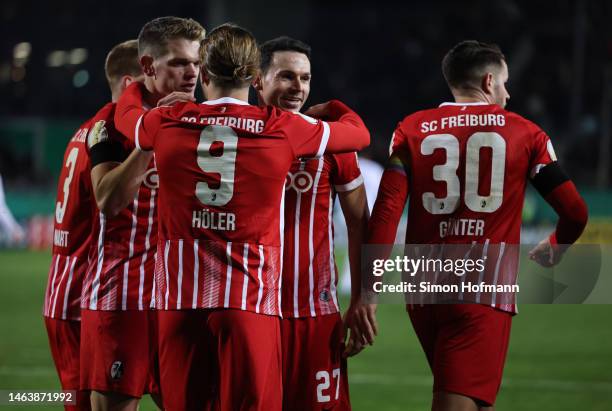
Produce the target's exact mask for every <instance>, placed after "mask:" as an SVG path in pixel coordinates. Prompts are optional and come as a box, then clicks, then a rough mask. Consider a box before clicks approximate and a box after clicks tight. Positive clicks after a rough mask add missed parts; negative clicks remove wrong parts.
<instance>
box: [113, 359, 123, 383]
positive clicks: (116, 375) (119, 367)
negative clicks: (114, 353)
mask: <svg viewBox="0 0 612 411" xmlns="http://www.w3.org/2000/svg"><path fill="white" fill-rule="evenodd" d="M110 375H111V378H112V379H113V380H118V379H120V378H121V377H122V376H123V363H122V362H121V361H115V362H114V363H113V365H111V369H110Z"/></svg>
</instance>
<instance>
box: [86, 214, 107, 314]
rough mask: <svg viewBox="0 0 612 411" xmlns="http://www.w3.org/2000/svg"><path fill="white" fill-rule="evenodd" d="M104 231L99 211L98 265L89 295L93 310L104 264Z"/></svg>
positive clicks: (96, 304)
mask: <svg viewBox="0 0 612 411" xmlns="http://www.w3.org/2000/svg"><path fill="white" fill-rule="evenodd" d="M105 231H106V217H104V214H102V213H101V212H100V234H99V235H98V265H97V267H96V276H95V278H94V280H93V283H92V285H91V295H90V297H89V309H90V310H95V309H96V308H97V307H98V290H99V289H100V274H101V273H102V264H104V232H105Z"/></svg>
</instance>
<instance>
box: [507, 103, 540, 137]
mask: <svg viewBox="0 0 612 411" xmlns="http://www.w3.org/2000/svg"><path fill="white" fill-rule="evenodd" d="M499 109H500V110H501V112H502V113H503V114H504V116H505V117H506V123H507V124H508V125H510V126H515V127H522V128H524V129H526V130H527V131H529V132H531V133H537V132H539V131H542V129H541V128H540V126H538V125H537V124H536V123H534V122H533V121H531V120H529V119H527V118H525V117H523V116H522V115H520V114H518V113H515V112H513V111H509V110H506V109H503V108H501V107H499Z"/></svg>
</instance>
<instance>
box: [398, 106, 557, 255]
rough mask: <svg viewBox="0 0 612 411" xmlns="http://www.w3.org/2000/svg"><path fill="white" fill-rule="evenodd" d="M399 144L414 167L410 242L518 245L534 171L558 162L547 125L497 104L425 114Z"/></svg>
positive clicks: (411, 121) (407, 123)
mask: <svg viewBox="0 0 612 411" xmlns="http://www.w3.org/2000/svg"><path fill="white" fill-rule="evenodd" d="M392 144H393V146H392V150H393V151H394V152H396V153H397V154H398V156H399V157H400V158H402V157H403V158H402V162H403V163H404V164H408V165H409V166H408V168H409V170H408V173H409V176H410V200H409V216H408V229H407V233H406V243H408V244H428V243H432V244H440V243H455V244H461V243H467V244H470V243H472V242H476V243H485V242H487V243H488V242H490V243H494V244H496V243H502V242H504V243H509V244H518V243H519V236H520V223H521V213H522V208H523V200H524V192H525V186H526V183H527V181H528V179H529V176H530V173H531V171H532V169H533V168H534V167H538V165H545V164H548V163H549V162H551V161H554V160H555V157H554V152H553V150H552V145H551V144H550V141H549V138H548V136H547V135H546V134H545V133H544V132H543V131H542V130H541V129H540V128H538V127H537V126H536V125H534V124H533V123H531V122H529V121H527V120H525V119H524V118H522V117H521V116H519V115H517V114H515V113H512V112H509V111H506V110H504V109H502V108H501V107H499V106H498V105H494V104H483V103H444V104H442V105H441V106H440V107H439V108H436V109H432V110H425V111H420V112H417V113H415V114H413V115H411V116H409V117H407V118H406V119H405V120H404V121H403V122H402V123H400V126H399V127H398V129H397V130H396V133H395V135H394V139H393V143H392Z"/></svg>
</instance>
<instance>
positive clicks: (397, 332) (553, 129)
mask: <svg viewBox="0 0 612 411" xmlns="http://www.w3.org/2000/svg"><path fill="white" fill-rule="evenodd" d="M162 15H177V16H181V17H192V18H194V19H196V20H198V21H199V22H200V23H202V24H203V25H204V27H205V28H206V29H207V30H210V29H211V28H213V27H215V26H216V25H218V24H221V23H223V22H226V21H233V22H235V23H238V24H240V25H243V26H245V27H247V28H249V29H250V30H251V31H252V32H253V33H254V34H255V36H256V37H257V38H258V39H259V40H260V41H265V40H268V39H270V38H273V37H276V36H278V35H281V34H287V35H290V36H293V37H296V38H298V39H301V40H303V41H305V42H307V43H309V44H310V45H311V46H312V49H313V55H312V71H313V80H312V89H311V94H310V99H309V101H308V103H307V105H309V104H315V103H318V102H321V101H324V100H327V99H330V98H339V99H342V100H343V101H345V102H346V103H348V104H349V105H350V106H351V107H352V108H354V109H355V110H356V111H357V112H358V113H359V114H361V115H362V117H363V118H364V120H365V122H366V124H367V125H368V127H369V129H370V130H371V132H372V137H373V139H372V146H371V147H370V148H369V149H368V152H369V154H370V156H372V157H373V158H374V159H376V160H378V161H379V162H381V163H384V161H385V155H386V152H387V146H388V142H389V138H390V136H391V133H392V131H393V129H394V127H395V125H396V124H397V122H398V121H400V120H401V119H402V118H403V117H404V116H405V115H407V114H409V113H411V112H413V111H416V110H420V109H423V108H430V107H433V106H436V105H438V104H439V103H440V102H442V101H445V100H449V99H450V98H451V96H450V94H449V92H448V90H447V88H446V85H445V83H444V79H443V77H442V74H441V70H440V61H441V59H442V57H443V56H444V54H445V52H446V51H447V50H448V49H449V48H450V47H452V46H453V45H454V44H455V43H457V42H458V41H460V40H463V39H479V40H482V41H487V42H495V43H497V44H499V45H500V46H501V48H502V50H503V51H504V53H505V54H506V57H507V59H508V64H509V69H510V81H509V84H508V88H509V92H510V94H511V100H510V103H509V106H508V109H510V110H512V111H515V112H518V113H519V114H522V115H524V116H525V117H527V118H529V119H530V120H532V121H534V122H535V123H537V124H538V125H540V126H541V127H542V128H543V129H544V130H545V131H547V132H548V134H549V135H550V136H551V137H552V140H553V143H554V145H555V149H556V151H557V154H558V155H559V157H560V161H561V162H562V165H563V166H564V168H565V169H566V170H567V172H568V174H569V175H570V176H571V177H572V178H573V179H574V180H575V181H576V184H577V186H578V188H579V190H580V191H581V193H583V195H584V196H585V199H586V200H587V203H588V205H589V210H590V214H591V218H590V221H589V226H588V228H587V231H586V233H585V235H584V236H583V239H582V240H581V241H583V242H591V243H602V244H610V243H612V184H611V179H612V166H611V161H612V149H611V138H612V137H611V134H612V131H611V130H612V23H611V22H612V2H610V1H606V0H592V1H587V0H561V1H542V0H531V1H524V0H520V1H518V0H505V1H484V0H469V1H419V2H414V1H405V2H385V1H376V2H373V1H367V2H365V1H363V2H362V1H351V2H349V1H338V2H333V1H279V0H275V1H267V2H258V3H255V2H251V1H246V0H235V1H220V0H216V1H192V0H184V1H157V0H148V1H133V2H129V1H121V2H120V1H114V0H113V1H106V2H104V1H91V0H83V1H53V2H36V1H18V0H3V1H2V2H1V4H0V175H2V177H3V180H4V185H5V190H6V194H7V202H8V204H9V206H10V207H11V209H12V211H13V213H14V215H15V216H16V217H17V219H18V220H19V221H20V223H22V224H23V225H24V226H25V227H27V229H28V235H29V236H30V238H29V239H28V240H27V241H26V242H24V243H23V244H21V245H20V247H18V249H16V250H15V249H12V250H9V249H4V250H0V330H1V331H0V390H1V389H7V388H35V389H42V388H47V389H50V388H57V378H56V377H55V374H54V372H55V371H54V370H53V368H52V363H51V362H50V356H49V353H48V347H47V342H46V336H45V335H44V330H43V325H42V321H41V315H40V306H41V304H42V293H43V288H44V284H45V281H46V278H45V276H46V270H47V268H48V264H49V260H50V257H49V251H48V249H46V245H47V244H46V243H45V242H44V241H39V239H37V238H36V237H37V236H41V235H42V236H45V235H46V234H44V233H42V234H41V230H40V226H41V225H43V226H44V225H45V224H47V223H48V221H49V217H48V216H50V215H51V214H52V213H53V209H54V205H55V199H54V197H55V189H56V184H57V181H56V179H57V176H58V174H59V170H60V167H61V161H62V154H63V150H64V147H65V144H66V142H67V141H68V139H69V138H70V137H71V136H72V133H73V131H74V129H75V128H76V127H77V126H78V125H79V124H80V123H81V122H82V121H83V120H84V119H86V118H89V117H90V116H91V115H93V114H94V113H95V112H96V111H97V110H98V109H99V108H100V107H101V106H102V105H103V104H105V103H106V102H107V101H108V100H109V98H110V92H109V90H108V87H107V85H106V80H105V77H104V71H103V64H104V58H105V56H106V53H107V52H108V50H109V49H110V48H111V47H112V46H113V45H115V44H117V43H119V42H121V41H124V40H126V39H129V38H136V36H137V35H138V31H139V29H140V27H141V26H142V25H143V24H144V23H145V22H146V21H148V20H150V19H152V18H154V17H157V16H162ZM554 218H555V216H554V213H552V211H551V210H550V208H549V207H548V206H547V205H546V204H545V203H544V202H542V201H541V200H539V198H538V196H537V195H534V194H533V193H532V192H529V193H528V197H527V200H526V205H525V210H524V221H525V225H524V232H525V233H527V234H528V235H527V237H528V238H535V237H529V233H532V234H533V233H542V232H545V231H546V230H549V229H550V227H551V224H552V223H553V222H554ZM1 243H2V239H1V238H0V244H1ZM33 249H39V250H37V251H35V250H33ZM40 249H42V250H40ZM608 250H609V248H608ZM343 252H344V251H342V250H339V251H338V253H339V254H342V253H343ZM608 259H609V257H608ZM608 261H609V260H608ZM611 265H612V264H608V267H610V266H611ZM603 274H610V272H604V273H603ZM610 314H612V309H611V308H610V306H577V305H574V306H525V307H524V308H523V309H522V311H521V314H520V315H519V316H518V317H517V320H516V321H515V326H514V327H515V328H514V330H513V336H512V341H511V348H510V353H509V359H508V363H507V364H508V365H507V369H506V379H505V380H504V387H503V389H502V394H501V395H500V399H499V404H498V405H499V406H498V409H499V410H531V409H533V410H536V409H544V410H547V409H555V410H576V409H580V410H602V411H603V410H610V409H612V377H611V376H610V366H612V349H611V348H610V347H612V327H610V322H609V318H610ZM380 321H381V330H382V331H381V336H380V338H379V341H378V342H377V344H376V345H375V346H374V347H373V348H371V349H369V350H368V351H366V352H364V353H363V354H361V355H360V356H359V357H357V358H356V359H355V360H352V361H351V363H350V367H351V384H352V385H351V390H352V391H351V392H352V399H353V403H354V406H355V409H356V410H370V409H374V407H376V408H377V409H379V410H411V409H415V410H418V409H425V408H426V407H427V403H428V401H429V385H430V383H431V381H430V380H428V378H429V377H428V375H429V374H428V370H427V366H426V364H425V362H424V358H423V355H422V353H421V352H420V348H419V347H418V343H417V342H416V339H415V338H414V335H413V333H412V331H411V328H410V325H409V323H408V320H407V318H406V316H405V313H403V309H402V307H398V306H393V307H391V306H387V307H381V309H380ZM150 407H151V406H150V404H149V403H145V406H144V407H143V408H144V409H150ZM0 408H2V406H1V405H0ZM34 409H40V408H34Z"/></svg>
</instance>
